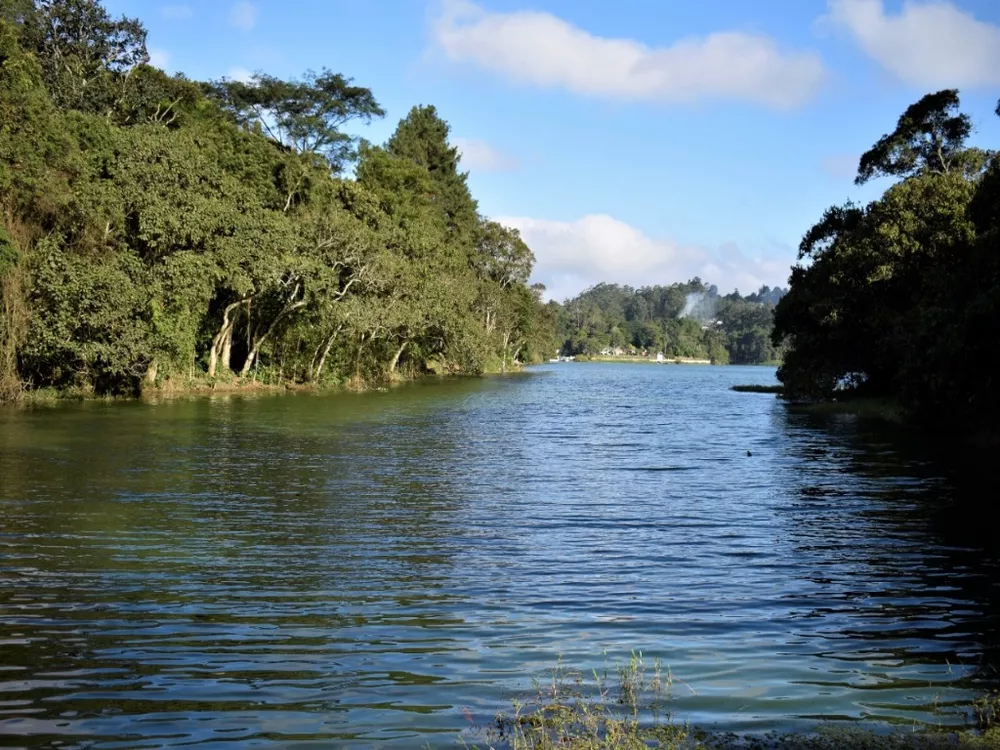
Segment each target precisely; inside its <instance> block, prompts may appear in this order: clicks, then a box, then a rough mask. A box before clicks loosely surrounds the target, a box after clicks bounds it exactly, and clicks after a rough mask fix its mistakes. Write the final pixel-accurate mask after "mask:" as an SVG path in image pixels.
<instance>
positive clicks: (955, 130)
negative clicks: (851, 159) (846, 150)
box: [855, 89, 972, 185]
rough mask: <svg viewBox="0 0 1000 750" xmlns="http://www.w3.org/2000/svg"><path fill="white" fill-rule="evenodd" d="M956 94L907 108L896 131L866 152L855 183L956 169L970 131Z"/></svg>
mask: <svg viewBox="0 0 1000 750" xmlns="http://www.w3.org/2000/svg"><path fill="white" fill-rule="evenodd" d="M959 105H960V102H959V98H958V91H956V90H955V89H945V90H943V91H938V92H936V93H933V94H927V95H926V96H925V97H923V98H922V99H920V101H918V102H916V103H914V104H912V105H910V106H909V107H907V109H906V111H905V112H904V113H903V114H902V115H901V116H900V118H899V121H898V122H897V123H896V129H895V130H893V131H892V132H891V133H889V134H888V135H884V136H882V137H881V138H880V139H879V140H878V142H877V143H876V144H875V145H874V146H872V148H870V149H869V150H868V151H866V152H865V153H864V154H863V155H862V157H861V162H860V164H859V165H858V176H857V179H855V183H856V184H858V185H862V184H864V183H866V182H868V181H869V180H871V179H873V178H874V177H882V176H888V177H911V176H914V175H916V174H919V173H920V172H923V171H929V172H934V173H947V172H950V171H951V170H952V169H954V168H955V167H956V166H957V159H958V157H959V156H960V155H961V154H962V153H963V152H964V151H965V141H966V139H967V138H968V137H969V134H970V133H971V132H972V121H971V120H970V119H969V117H968V115H965V114H963V113H961V112H958V107H959Z"/></svg>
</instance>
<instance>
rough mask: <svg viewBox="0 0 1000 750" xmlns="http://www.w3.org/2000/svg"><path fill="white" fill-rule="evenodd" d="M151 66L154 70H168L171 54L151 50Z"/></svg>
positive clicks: (159, 50)
mask: <svg viewBox="0 0 1000 750" xmlns="http://www.w3.org/2000/svg"><path fill="white" fill-rule="evenodd" d="M149 64H150V65H152V66H153V67H154V68H159V69H160V70H166V69H167V66H168V65H169V64H170V53H169V52H167V51H166V50H162V49H154V48H153V47H150V48H149Z"/></svg>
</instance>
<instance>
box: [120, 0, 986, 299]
mask: <svg viewBox="0 0 1000 750" xmlns="http://www.w3.org/2000/svg"><path fill="white" fill-rule="evenodd" d="M105 4H106V6H107V7H108V8H109V10H111V11H112V12H114V13H116V14H118V13H124V14H127V15H130V16H137V17H139V18H140V19H141V20H142V21H143V22H144V23H145V24H146V26H147V28H148V29H149V47H150V49H151V51H152V52H153V56H154V62H156V63H157V64H159V65H161V67H164V68H165V69H166V70H168V71H170V72H177V71H181V72H184V73H185V74H186V75H188V76H189V77H192V78H197V79H212V78H220V77H223V76H229V77H240V76H245V75H248V74H249V73H250V72H253V71H257V70H262V71H266V72H268V73H271V74H273V75H277V76H280V77H295V76H298V75H300V74H301V73H303V72H304V71H305V70H307V69H310V68H311V69H317V70H318V69H320V68H323V67H327V68H330V69H332V70H334V71H337V72H341V73H344V74H345V75H348V76H351V77H353V78H354V79H355V81H356V82H357V83H358V84H361V85H364V86H368V87H370V88H371V89H372V90H373V91H374V93H375V95H376V97H377V98H378V100H379V101H380V102H381V103H382V105H383V106H384V107H385V109H386V110H387V112H388V115H387V117H386V118H385V120H383V121H380V122H377V123H374V124H373V125H372V126H371V127H368V128H360V129H359V130H358V132H359V133H360V134H363V135H364V136H365V137H367V138H369V139H370V140H373V141H376V142H381V141H384V140H385V139H386V138H387V137H388V135H389V134H390V133H391V132H392V130H393V129H394V128H395V125H396V123H397V121H398V120H399V118H401V117H403V116H404V115H405V114H406V112H407V111H408V110H409V108H410V107H411V106H413V105H415V104H434V105H435V106H436V107H437V108H438V110H439V112H440V113H441V115H442V116H443V117H444V118H445V119H446V120H448V121H449V122H450V123H451V125H452V135H453V137H454V139H455V141H456V142H457V143H458V144H459V146H460V148H461V149H462V151H463V153H464V158H463V164H464V166H465V168H466V169H468V170H469V171H470V173H471V174H470V179H469V182H470V186H471V188H472V191H473V194H474V195H475V196H476V197H477V198H478V199H479V202H480V210H481V211H482V212H483V213H484V214H486V215H489V216H492V217H494V218H497V219H498V220H501V221H504V222H505V223H508V224H510V225H512V226H516V227H518V228H519V229H520V230H521V232H522V234H523V235H524V237H525V239H526V240H527V241H528V243H529V245H530V246H531V247H532V249H533V250H534V251H535V254H536V257H537V259H538V262H537V265H536V274H535V276H536V280H539V281H541V282H543V283H545V284H546V285H547V286H548V287H549V290H550V293H551V294H552V296H554V297H556V298H557V299H562V298H564V297H565V296H567V295H572V294H575V293H576V292H579V291H581V290H582V289H584V288H585V287H587V286H590V285H591V284H594V283H596V282H598V281H602V280H604V281H615V282H619V283H629V284H633V285H643V284H653V283H670V282H673V281H683V280H687V279H688V278H691V277H692V276H694V275H699V276H701V278H703V279H704V280H706V281H708V282H712V283H716V284H718V286H719V287H720V289H722V290H723V291H729V290H731V289H732V288H734V287H738V288H739V289H740V290H741V291H742V292H743V293H748V292H750V291H752V290H753V289H755V288H756V287H757V286H759V285H760V284H768V285H772V286H773V285H775V284H782V285H783V284H784V283H785V282H786V280H787V277H788V269H789V267H790V266H791V264H792V263H793V262H794V261H795V248H796V246H797V245H798V241H799V239H800V238H801V236H802V234H803V233H804V232H805V231H806V230H807V229H808V228H809V226H810V225H811V224H812V223H813V222H815V221H816V220H817V219H818V218H819V216H820V214H821V213H822V211H823V210H824V209H825V208H826V207H827V206H829V205H831V204H834V203H842V202H843V201H845V200H846V199H848V198H854V199H871V198H872V197H875V196H876V195H877V194H878V193H879V192H880V190H881V189H883V188H884V187H885V185H884V184H873V185H869V186H866V187H865V188H856V187H854V185H853V184H852V179H853V170H854V167H855V165H856V162H857V157H858V156H859V155H860V154H861V153H862V152H863V151H864V150H865V149H867V148H868V147H869V146H870V145H871V144H872V143H873V142H874V141H875V140H876V139H877V138H878V137H879V136H880V135H882V134H883V133H885V132H887V131H889V130H891V129H892V127H893V126H894V124H895V121H896V119H897V117H898V116H899V114H900V113H901V112H902V111H903V109H905V107H906V106H907V105H909V104H910V103H912V102H913V101H915V100H916V99H918V98H920V97H921V96H922V95H923V94H925V93H927V92H929V91H935V90H938V89H941V88H951V87H954V88H959V89H960V90H961V92H962V99H963V105H964V106H963V108H964V109H965V111H967V112H968V113H969V114H970V115H971V116H972V118H973V121H974V123H975V125H976V130H977V132H976V134H975V136H974V142H975V143H978V144H979V145H983V146H986V147H990V146H993V147H1000V118H997V117H995V116H994V115H993V108H994V107H995V106H996V102H997V99H998V98H1000V2H997V0H950V1H946V0H912V1H911V2H901V1H899V0H767V1H766V2H746V0H669V1H665V0H615V1H614V2H610V1H609V0H478V1H477V2H468V1H466V0H251V1H242V2H235V1H233V0H200V1H198V2H195V1H194V0H187V1H186V2H185V0H166V1H165V2H157V1H155V0H106V2H105Z"/></svg>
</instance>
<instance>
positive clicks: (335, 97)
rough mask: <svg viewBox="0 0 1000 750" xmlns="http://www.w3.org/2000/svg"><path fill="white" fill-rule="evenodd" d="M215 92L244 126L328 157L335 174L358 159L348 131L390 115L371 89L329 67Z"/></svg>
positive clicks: (223, 85) (221, 85) (226, 84)
mask: <svg viewBox="0 0 1000 750" xmlns="http://www.w3.org/2000/svg"><path fill="white" fill-rule="evenodd" d="M210 91H211V92H212V93H213V95H214V96H215V97H216V98H217V99H218V100H219V101H220V103H221V104H222V106H223V107H224V108H225V109H226V110H228V111H229V112H230V113H231V114H232V115H233V116H234V117H235V118H236V120H237V121H238V122H240V123H242V124H245V125H254V126H256V127H259V128H260V129H261V130H262V131H263V132H264V133H266V134H267V135H268V136H269V137H270V138H271V139H273V140H274V141H275V142H277V143H279V144H281V145H282V146H284V147H286V148H289V149H293V150H295V151H297V152H299V153H302V154H316V155H319V156H322V157H323V158H325V159H326V160H327V162H329V164H330V167H331V168H332V169H333V171H334V172H340V171H341V170H342V169H343V168H344V166H345V165H346V164H347V163H349V162H350V161H352V160H353V159H354V158H355V156H356V144H357V138H356V137H354V136H352V135H350V134H349V133H346V132H344V127H345V126H346V125H348V124H349V123H350V122H352V121H359V122H363V123H365V124H368V123H370V122H371V121H372V120H373V119H374V118H376V117H384V116H385V110H383V109H382V107H381V106H379V103H378V102H377V101H376V99H375V96H374V94H372V92H371V90H370V89H367V88H364V87H362V86H355V85H354V84H353V82H352V80H351V79H350V78H346V77H344V76H343V75H341V74H340V73H333V72H331V71H329V70H327V69H325V68H324V69H323V70H322V71H321V72H320V73H315V72H313V71H311V70H310V71H308V72H306V74H305V76H303V78H302V79H301V80H288V81H284V80H281V79H280V78H275V77H274V76H270V75H267V74H264V73H257V74H256V75H254V76H253V78H251V79H250V81H249V82H246V83H244V82H242V81H230V80H223V81H220V82H218V83H216V84H214V85H213V86H212V87H211V88H210Z"/></svg>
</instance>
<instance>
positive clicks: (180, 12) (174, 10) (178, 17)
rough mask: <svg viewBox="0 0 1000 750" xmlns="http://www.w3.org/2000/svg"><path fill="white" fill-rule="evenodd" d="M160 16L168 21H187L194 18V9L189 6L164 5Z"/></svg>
mask: <svg viewBox="0 0 1000 750" xmlns="http://www.w3.org/2000/svg"><path fill="white" fill-rule="evenodd" d="M160 15H161V16H163V17H164V18H165V19H167V20H168V21H187V20H188V19H189V18H192V17H193V16H194V9H193V8H192V7H191V6H190V5H164V6H163V7H162V8H160Z"/></svg>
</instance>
